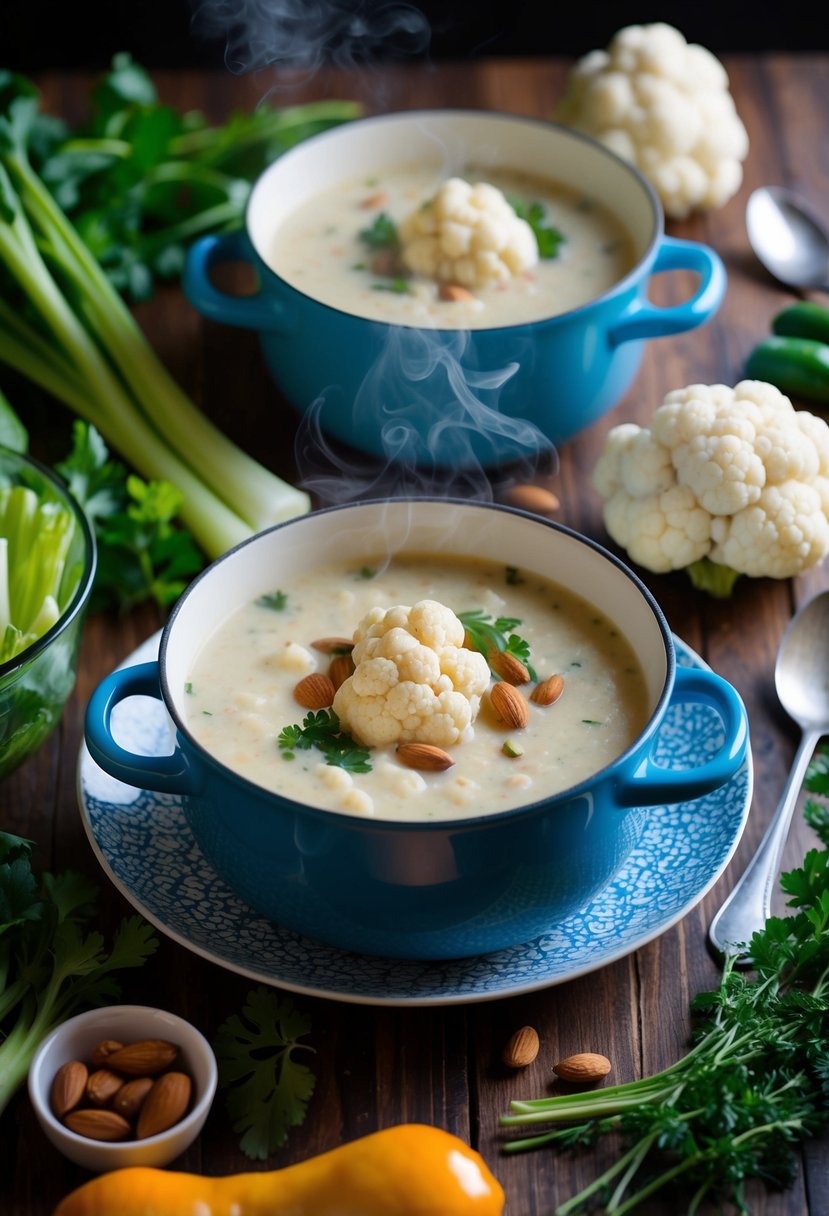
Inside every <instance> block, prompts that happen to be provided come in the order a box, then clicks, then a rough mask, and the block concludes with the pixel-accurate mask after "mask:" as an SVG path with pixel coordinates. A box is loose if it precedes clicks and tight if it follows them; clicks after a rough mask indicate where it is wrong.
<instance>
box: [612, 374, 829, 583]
mask: <svg viewBox="0 0 829 1216" xmlns="http://www.w3.org/2000/svg"><path fill="white" fill-rule="evenodd" d="M593 485H594V487H595V489H596V490H597V491H598V492H599V494H600V495H601V497H602V498H603V500H604V522H605V527H606V528H607V531H608V533H609V534H610V536H611V537H612V538H613V540H615V541H616V543H617V544H619V545H621V546H622V547H623V548H624V549H626V550H627V552H628V553H629V554H630V556H631V558H632V559H633V561H635V562H637V563H638V564H639V565H640V566H644V567H645V568H646V569H648V570H653V571H655V572H657V573H661V572H665V571H668V570H678V569H682V568H685V567H688V569H689V573H690V574H691V578H692V580H693V581H694V582H695V584H696V585H697V586H704V587H705V589H706V590H709V591H711V592H712V593H713V594H720V595H727V594H729V593H730V590H731V587H732V586H733V583H734V580H735V579H736V577H737V576H738V575H739V574H747V575H750V576H751V577H754V578H759V577H768V578H790V577H793V576H794V575H797V574H800V573H801V572H802V571H804V570H808V569H809V568H810V567H812V566H816V565H818V564H819V563H820V562H821V561H823V559H824V558H825V557H826V555H827V553H829V426H827V424H826V423H825V422H824V421H823V419H822V418H818V417H817V416H816V415H814V414H810V413H807V412H806V411H805V410H796V409H795V408H794V407H793V405H792V403H791V401H790V400H789V399H788V397H785V396H784V395H783V394H782V393H781V392H780V390H779V389H777V388H775V387H774V386H773V385H771V384H766V383H764V382H763V381H760V380H743V381H741V382H740V383H739V384H737V385H736V387H734V388H729V387H727V386H726V385H724V384H713V385H707V384H693V385H689V386H688V387H686V388H682V389H677V390H676V391H674V392H671V393H668V395H667V396H666V398H665V401H664V403H663V404H662V405H661V406H660V407H659V408H658V409H657V410H656V411H655V412H654V414H653V417H652V418H651V422H650V426H648V427H641V426H636V425H635V424H634V423H624V424H622V425H621V426H617V427H614V428H613V429H612V430H611V431H610V432H609V434H608V436H607V441H606V444H605V449H604V451H603V453H602V455H601V456H600V458H599V460H598V462H597V463H596V467H595V469H594V471H593ZM712 563H713V565H712Z"/></svg>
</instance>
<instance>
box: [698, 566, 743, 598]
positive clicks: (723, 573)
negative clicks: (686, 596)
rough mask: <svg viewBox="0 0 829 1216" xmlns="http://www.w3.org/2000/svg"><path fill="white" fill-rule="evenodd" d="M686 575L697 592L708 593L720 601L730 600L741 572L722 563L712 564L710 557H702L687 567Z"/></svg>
mask: <svg viewBox="0 0 829 1216" xmlns="http://www.w3.org/2000/svg"><path fill="white" fill-rule="evenodd" d="M685 573H686V574H687V575H688V577H689V578H690V580H691V583H692V585H693V586H694V587H696V589H697V591H706V592H707V593H708V594H709V595H712V596H714V598H715V599H718V600H727V599H728V598H729V596H730V595H731V593H732V591H733V590H734V584H735V583H736V582H737V579H738V578H739V577H740V571H739V570H733V569H732V568H731V566H723V565H722V564H721V563H720V562H712V561H711V559H710V557H701V558H700V559H699V561H696V562H691V564H690V566H686V567H685Z"/></svg>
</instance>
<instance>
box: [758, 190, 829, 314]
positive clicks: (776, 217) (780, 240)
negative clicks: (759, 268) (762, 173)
mask: <svg viewBox="0 0 829 1216" xmlns="http://www.w3.org/2000/svg"><path fill="white" fill-rule="evenodd" d="M746 230H747V231H748V239H749V241H750V243H751V247H752V249H753V250H754V252H755V253H756V255H757V257H758V258H759V260H760V261H761V262H762V263H763V265H764V266H765V268H766V270H768V271H769V273H770V274H772V275H774V277H775V278H776V279H779V280H780V282H781V283H785V284H786V285H787V286H788V287H803V288H811V289H814V290H817V291H829V233H827V231H826V229H825V228H824V227H823V225H822V224H821V223H820V222H819V221H818V220H817V219H816V218H815V217H814V215H812V214H811V213H810V211H809V208H808V207H807V206H806V204H805V203H803V202H801V201H800V199H798V198H797V197H796V196H795V195H793V194H792V193H791V192H790V191H789V190H786V189H784V187H783V186H760V188H759V189H757V190H755V191H754V192H753V194H751V195H750V197H749V200H748V203H747V204H746Z"/></svg>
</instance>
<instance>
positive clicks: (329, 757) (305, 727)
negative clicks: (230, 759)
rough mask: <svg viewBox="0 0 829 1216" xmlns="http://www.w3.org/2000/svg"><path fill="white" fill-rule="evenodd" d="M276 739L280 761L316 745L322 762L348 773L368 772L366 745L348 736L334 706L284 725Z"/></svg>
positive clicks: (291, 758)
mask: <svg viewBox="0 0 829 1216" xmlns="http://www.w3.org/2000/svg"><path fill="white" fill-rule="evenodd" d="M277 742H278V743H279V748H280V751H281V752H282V759H283V760H294V759H295V758H296V753H297V752H298V751H309V750H310V749H311V748H312V747H315V748H316V749H317V751H319V752H322V754H323V755H324V756H325V763H326V764H331V765H333V766H334V767H335V768H344V769H347V770H348V771H349V772H350V773H370V772H371V760H370V758H369V753H368V751H367V749H366V748H364V747H359V746H358V745H357V744H356V743H355V742H354V740H353V739H352V738H351V735H348V734H346V732H345V731H344V730H342V729H341V727H340V719H339V718H338V717H337V715H336V714H335V713H334V711H333V709H318V710H312V711H311V713H309V714H306V715H305V717H304V718H303V719H302V725H301V726H297V725H296V724H294V725H292V726H286V727H284V728H283V729H282V730H281V731H280V732H279V737H278V740H277Z"/></svg>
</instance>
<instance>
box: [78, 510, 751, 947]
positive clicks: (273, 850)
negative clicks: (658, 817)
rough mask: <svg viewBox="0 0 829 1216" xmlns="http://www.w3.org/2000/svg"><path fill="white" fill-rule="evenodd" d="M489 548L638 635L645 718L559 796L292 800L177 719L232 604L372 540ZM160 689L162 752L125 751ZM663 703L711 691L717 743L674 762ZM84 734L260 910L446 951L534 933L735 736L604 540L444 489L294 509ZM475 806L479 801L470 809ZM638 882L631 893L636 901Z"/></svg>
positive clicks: (208, 576)
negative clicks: (362, 806) (477, 809)
mask: <svg viewBox="0 0 829 1216" xmlns="http://www.w3.org/2000/svg"><path fill="white" fill-rule="evenodd" d="M386 545H388V552H392V553H393V552H398V551H409V552H413V553H422V552H438V553H443V554H447V553H448V554H454V555H458V556H481V555H483V556H486V557H487V558H490V559H493V560H495V561H501V562H503V563H504V564H505V565H518V566H520V567H522V568H523V569H525V570H531V571H535V572H537V573H539V574H541V575H543V576H545V577H547V578H551V579H553V580H555V581H556V582H558V583H560V584H562V585H564V586H566V587H569V588H571V589H572V590H573V591H575V592H576V593H577V594H579V595H581V596H582V597H583V598H585V599H586V600H588V602H591V603H594V604H597V605H602V610H603V611H604V612H605V614H606V615H609V616H610V617H611V618H612V619H613V620H614V622H615V623H616V624H617V625H618V627H619V628H620V629H622V630H623V631H624V632H625V634H626V636H627V638H628V640H629V641H630V643H631V645H632V646H633V647H634V649H635V651H636V653H637V655H638V656H639V660H640V662H641V665H642V669H643V672H644V675H645V680H646V683H647V687H648V697H649V707H650V715H649V719H648V722H647V725H646V726H645V728H644V730H643V731H642V734H641V735H640V737H639V738H638V739H637V740H636V741H635V743H634V744H633V745H632V746H631V747H630V748H629V749H628V751H627V752H625V753H624V754H623V755H622V756H620V757H619V758H618V759H617V760H616V761H615V762H614V763H612V764H610V765H608V766H607V767H606V768H604V769H603V770H602V771H600V772H598V773H596V774H595V776H593V777H591V778H590V779H588V780H586V781H583V782H581V783H580V784H579V785H578V786H575V787H573V788H571V789H569V790H567V791H565V792H563V793H561V794H558V795H556V796H555V797H548V798H545V799H542V800H540V801H536V802H533V803H531V804H529V805H527V806H524V807H520V808H518V809H515V810H509V811H503V812H498V813H492V814H486V813H481V814H480V815H478V816H477V817H475V818H469V819H463V820H458V821H455V822H445V821H444V822H438V821H435V820H430V821H426V822H418V823H401V822H395V821H392V820H388V819H386V820H384V819H382V818H380V817H378V818H366V817H360V816H358V815H351V814H343V813H340V812H337V811H326V810H320V809H315V808H312V807H308V806H304V805H301V804H300V803H297V802H295V801H292V800H290V799H288V798H285V797H284V796H280V795H277V794H273V793H269V792H267V791H266V790H264V789H262V788H261V787H259V786H256V785H254V784H253V783H252V782H250V781H248V780H246V779H245V778H243V777H241V776H239V775H238V774H236V773H233V772H231V771H230V769H228V768H226V767H225V766H224V765H223V764H221V763H220V762H219V761H217V760H216V759H214V758H213V757H212V756H211V755H209V754H208V753H207V752H206V751H205V749H204V748H203V747H202V746H201V745H200V744H199V743H198V742H197V741H196V740H195V739H194V738H193V736H192V734H191V733H190V731H189V730H188V727H187V725H186V715H185V713H184V702H185V698H186V692H185V684H186V680H187V678H188V674H189V671H190V669H191V665H192V662H193V658H194V655H195V654H196V653H197V652H198V650H199V649H200V648H201V646H202V645H203V643H204V641H205V639H206V638H207V637H209V636H210V635H211V634H212V632H213V631H214V630H215V629H216V628H217V627H218V626H219V625H220V623H221V622H222V621H223V620H225V619H226V618H227V616H228V615H229V614H230V613H231V612H232V611H233V610H234V609H235V608H237V607H239V606H240V605H241V604H243V603H245V602H247V601H248V600H250V599H251V598H253V597H255V596H257V595H259V594H262V593H264V592H266V591H268V590H270V589H272V588H273V586H274V585H275V581H276V582H278V583H279V586H280V587H285V588H289V587H290V585H291V579H292V577H294V576H295V575H297V574H298V573H300V572H301V571H303V570H306V569H308V568H309V567H313V566H315V565H316V564H318V563H326V562H332V561H335V560H342V561H345V562H355V563H357V564H359V563H360V561H361V560H364V559H365V556H366V555H367V554H376V553H377V552H381V551H384V549H385V546H386ZM136 695H148V696H151V697H157V698H158V697H160V698H161V699H162V700H163V702H164V704H165V705H166V707H167V709H168V711H169V713H170V716H171V719H172V721H173V723H174V725H175V736H176V739H175V748H174V751H173V752H172V754H171V755H164V756H159V755H156V756H142V755H137V754H134V753H132V752H128V751H126V750H125V749H124V748H122V747H121V746H120V745H119V743H118V741H117V737H116V736H115V735H114V734H113V730H112V726H111V715H112V711H113V709H114V707H115V706H116V705H117V703H118V702H119V701H122V700H123V699H124V698H126V697H130V696H136ZM677 701H696V702H703V703H704V704H706V705H709V706H712V707H713V709H714V710H715V711H716V712H717V713H718V714H719V716H720V717H721V718H722V722H723V732H722V736H723V738H722V744H721V746H720V747H719V748H718V749H717V750H716V751H714V752H713V753H712V754H711V756H710V757H709V758H708V759H707V760H706V761H705V763H704V764H701V765H700V766H698V767H696V768H693V769H691V770H682V771H679V770H677V771H674V770H667V769H665V768H662V767H659V766H658V765H656V764H655V763H654V761H653V759H652V753H653V749H654V746H655V740H656V735H657V732H658V729H659V726H660V723H661V722H662V720H663V718H664V716H665V714H666V712H667V711H668V708H669V706H670V705H671V704H673V703H675V702H677ZM86 741H87V745H88V747H89V750H90V753H91V754H92V756H93V758H94V759H95V760H96V761H97V763H98V764H99V765H101V767H102V768H104V769H105V770H106V772H108V773H110V774H111V775H112V776H114V777H116V778H118V779H119V780H121V781H124V782H127V783H128V784H130V785H134V786H137V787H138V788H146V789H152V790H159V791H163V792H168V793H175V794H178V795H183V796H184V799H185V808H186V815H187V818H188V822H189V824H190V826H191V828H192V831H193V833H194V835H195V837H196V839H197V841H198V843H199V845H200V846H201V848H202V850H203V851H204V853H205V855H206V856H207V858H208V859H209V861H210V862H211V864H212V865H213V866H214V867H215V869H216V870H217V871H218V873H219V874H220V875H222V877H223V878H224V879H225V880H226V881H227V883H228V884H229V885H230V886H231V887H232V888H233V890H234V891H235V892H236V893H237V894H238V895H240V896H241V897H242V898H243V899H244V900H246V901H247V902H248V903H249V904H250V905H251V906H252V907H253V908H256V909H257V910H258V911H259V912H261V913H263V914H264V915H265V916H267V917H269V918H271V919H272V920H275V921H277V922H278V923H280V924H282V925H285V926H287V927H289V928H292V929H295V930H297V931H299V932H301V933H305V934H307V935H308V936H309V937H314V938H318V939H319V940H321V941H325V942H329V943H332V944H333V945H336V946H341V947H345V948H348V949H352V950H358V951H363V952H367V953H375V954H385V955H390V956H396V957H400V958H426V959H438V958H453V957H460V956H463V955H469V954H476V953H481V952H484V951H489V950H497V949H500V948H502V947H506V946H510V945H515V944H517V943H519V942H523V941H528V940H530V939H531V938H534V937H537V936H539V935H540V934H541V933H543V932H546V931H548V930H549V929H550V927H551V926H552V925H554V924H556V923H557V922H559V921H561V920H563V919H565V918H566V917H568V916H570V915H572V913H573V912H575V911H576V910H577V909H579V908H581V907H583V906H584V905H585V904H586V903H587V902H588V901H589V900H590V899H591V898H593V897H594V896H595V895H596V894H597V892H598V891H600V890H601V889H602V888H603V887H604V886H606V885H607V883H609V882H610V881H611V879H612V878H613V876H614V875H615V874H616V872H617V870H618V869H619V867H620V866H621V865H622V863H623V861H624V860H625V858H626V857H627V856H628V854H629V853H630V851H631V849H632V848H633V847H634V845H635V844H636V842H637V841H638V839H639V836H640V834H641V831H642V828H643V825H644V822H645V818H646V816H647V815H648V814H649V813H650V812H649V811H648V810H647V809H646V808H648V807H652V806H658V805H661V804H664V803H666V802H681V801H685V800H686V799H692V798H696V797H699V796H701V795H703V794H706V793H709V792H710V791H711V790H713V789H716V788H717V787H719V786H720V785H722V784H724V783H725V782H726V781H727V780H728V779H729V778H730V777H731V776H732V775H733V774H734V773H735V772H736V770H737V769H738V768H739V766H740V764H741V763H742V761H743V759H744V756H745V752H746V746H747V724H746V717H745V711H744V709H743V706H742V702H741V701H740V698H739V696H738V695H737V693H736V692H735V691H734V689H733V688H731V686H730V685H729V684H727V683H726V682H725V681H724V680H722V679H721V678H720V677H718V676H717V675H715V674H714V673H713V672H710V671H707V670H688V669H685V668H677V666H676V664H675V658H674V647H673V642H672V638H671V634H670V630H669V629H668V626H667V624H666V622H665V620H664V617H663V616H662V613H661V612H660V610H659V608H658V606H657V605H656V603H655V601H654V600H653V598H652V596H651V595H650V593H649V592H648V591H647V589H646V588H645V587H644V586H643V584H642V583H641V582H640V581H639V580H638V579H637V578H636V577H635V575H634V574H632V573H631V571H630V570H628V568H627V567H626V566H624V565H623V564H622V563H621V562H619V561H618V560H617V559H616V558H614V557H613V556H611V555H610V554H609V553H607V552H605V551H604V550H603V549H601V548H600V547H599V546H598V545H596V544H594V543H592V542H591V541H588V540H585V539H584V538H582V537H580V536H578V535H577V534H575V533H573V532H571V531H569V530H567V529H565V528H562V527H560V526H558V525H555V524H550V523H547V522H546V521H543V520H540V519H539V518H538V517H537V516H530V515H527V514H524V513H523V512H518V511H512V510H509V509H507V508H498V507H490V506H484V505H481V504H470V503H460V502H455V501H448V502H447V501H440V502H438V501H433V500H427V499H419V500H409V501H406V500H397V501H392V502H383V503H377V502H374V503H362V504H358V505H355V506H348V507H343V508H338V509H333V510H329V511H322V512H317V513H315V514H312V515H308V516H305V517H302V518H297V519H294V520H291V521H289V522H288V523H287V524H283V525H280V526H278V527H276V528H274V529H271V530H270V531H268V532H264V533H261V534H259V535H258V536H256V537H254V538H253V539H251V540H250V541H246V542H244V543H243V544H241V545H240V546H238V547H237V548H236V549H233V550H231V552H230V553H228V554H227V555H225V556H224V557H223V558H221V559H220V560H219V561H218V562H216V563H214V564H213V565H212V566H211V567H210V568H209V569H208V570H207V571H206V572H205V573H204V574H202V575H201V577H200V578H199V579H197V580H196V581H195V582H194V583H193V584H192V585H191V587H190V588H189V589H188V591H187V592H186V593H185V594H184V596H183V597H182V598H181V599H180V600H179V602H178V604H177V605H176V608H175V610H174V612H173V614H172V616H171V617H170V620H169V621H168V623H167V625H166V627H165V630H164V633H163V636H162V640H161V647H160V653H159V660H158V662H157V663H147V664H142V665H140V666H136V667H132V668H127V669H124V670H120V671H117V672H115V673H114V674H113V675H111V676H110V677H108V678H107V679H106V680H104V682H103V683H102V684H101V685H99V687H98V688H97V689H96V691H95V693H94V694H93V696H92V698H91V701H90V703H89V707H88V712H87V717H86ZM484 809H485V808H482V810H484ZM646 894H647V893H646V892H643V897H646Z"/></svg>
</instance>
